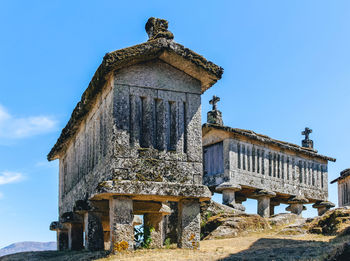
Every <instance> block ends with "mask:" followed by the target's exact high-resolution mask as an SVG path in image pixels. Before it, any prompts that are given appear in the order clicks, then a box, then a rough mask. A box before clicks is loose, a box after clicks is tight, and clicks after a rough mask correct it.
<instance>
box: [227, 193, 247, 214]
mask: <svg viewBox="0 0 350 261" xmlns="http://www.w3.org/2000/svg"><path fill="white" fill-rule="evenodd" d="M222 204H224V205H226V206H229V207H231V208H234V209H237V210H240V211H245V207H244V206H243V205H242V203H237V202H236V200H235V190H232V189H225V190H222Z"/></svg>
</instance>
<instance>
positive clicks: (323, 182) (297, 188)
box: [204, 132, 328, 201]
mask: <svg viewBox="0 0 350 261" xmlns="http://www.w3.org/2000/svg"><path fill="white" fill-rule="evenodd" d="M213 133H214V132H213ZM213 133H212V132H211V134H208V136H216V135H215V133H214V134H213ZM208 136H206V137H205V141H204V145H210V146H207V147H204V151H206V152H205V154H206V153H211V148H213V149H212V150H213V151H214V148H215V147H217V144H219V143H217V141H216V143H215V142H214V143H213V144H214V145H212V143H209V141H211V142H212V141H215V138H214V137H212V138H210V137H208ZM219 142H220V141H219ZM221 142H222V143H223V145H222V148H223V160H222V161H223V163H222V164H223V170H224V171H222V172H221V173H213V172H212V171H210V170H217V169H219V167H218V166H215V167H213V166H208V165H210V164H207V162H205V167H204V173H205V174H204V184H206V185H208V186H210V187H215V186H217V185H220V184H221V183H223V182H230V183H232V184H239V185H241V186H245V187H249V188H254V189H265V190H269V191H274V192H277V193H281V194H289V195H302V196H304V197H306V198H308V199H312V200H314V201H315V200H326V199H327V197H328V173H327V161H325V160H323V159H318V158H317V157H309V156H305V155H302V154H301V153H296V152H291V151H288V150H281V149H278V148H273V147H271V146H268V145H265V146H264V145H262V144H256V143H252V142H249V141H248V140H240V139H234V138H229V137H227V138H226V139H224V140H223V141H221ZM216 154H217V153H216ZM204 157H205V158H206V159H207V158H208V159H210V158H211V157H212V156H210V155H209V156H207V155H205V156H204ZM220 162H221V161H220V160H214V161H212V164H219V163H220Z"/></svg>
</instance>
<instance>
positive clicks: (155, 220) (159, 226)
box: [143, 214, 164, 248]
mask: <svg viewBox="0 0 350 261" xmlns="http://www.w3.org/2000/svg"><path fill="white" fill-rule="evenodd" d="M143 218H144V224H145V226H144V229H145V230H146V231H147V233H149V235H146V234H147V233H145V237H147V236H149V237H150V238H151V244H150V247H151V248H161V247H162V246H163V242H164V238H163V235H164V233H163V215H162V214H145V215H144V217H143Z"/></svg>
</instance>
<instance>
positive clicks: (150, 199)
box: [50, 180, 211, 251]
mask: <svg viewBox="0 0 350 261" xmlns="http://www.w3.org/2000/svg"><path fill="white" fill-rule="evenodd" d="M98 191H99V192H98V193H96V194H94V195H93V196H92V197H91V198H90V199H89V200H78V201H76V202H75V205H74V211H72V212H66V213H64V214H63V215H62V216H61V219H60V221H59V222H58V221H55V222H52V223H51V226H50V229H51V230H54V231H57V248H58V249H59V250H66V249H69V250H80V249H83V248H84V247H85V249H87V250H91V251H96V250H103V249H110V250H111V251H116V250H117V249H118V248H123V249H128V250H133V249H134V226H135V225H139V224H140V222H139V221H136V220H135V215H143V217H144V229H146V230H147V231H148V232H149V233H150V234H149V236H150V238H151V245H150V247H152V248H157V247H162V245H163V243H164V240H165V231H164V229H165V227H164V224H163V222H164V217H165V216H166V215H169V214H171V213H172V209H171V208H170V207H169V201H171V202H177V206H178V207H177V220H178V224H177V243H178V246H179V247H181V248H199V241H200V202H201V201H206V200H209V199H210V197H211V192H210V191H209V189H208V187H206V186H203V185H190V184H178V183H164V182H147V181H145V182H140V181H118V180H114V181H113V180H112V181H104V182H101V183H100V184H99V187H98ZM84 241H85V244H83V242H84Z"/></svg>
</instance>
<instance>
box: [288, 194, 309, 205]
mask: <svg viewBox="0 0 350 261" xmlns="http://www.w3.org/2000/svg"><path fill="white" fill-rule="evenodd" d="M287 203H288V204H297V203H300V204H304V203H309V200H308V199H306V198H304V197H302V196H291V197H290V198H289V199H288V201H287Z"/></svg>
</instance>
